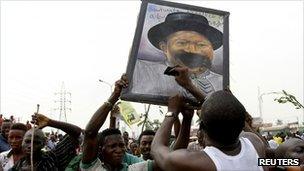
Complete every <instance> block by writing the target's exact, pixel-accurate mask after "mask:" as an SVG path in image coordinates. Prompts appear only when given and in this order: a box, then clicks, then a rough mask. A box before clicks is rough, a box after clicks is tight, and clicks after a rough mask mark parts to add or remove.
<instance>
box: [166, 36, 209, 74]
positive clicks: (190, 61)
mask: <svg viewBox="0 0 304 171" xmlns="http://www.w3.org/2000/svg"><path fill="white" fill-rule="evenodd" d="M160 48H161V49H162V51H163V52H164V53H165V55H166V57H167V60H168V62H169V63H170V64H171V65H173V66H175V65H180V66H186V67H188V68H189V69H190V72H191V73H201V72H204V71H205V70H206V69H207V68H210V67H211V61H212V59H213V47H212V44H211V43H210V41H209V40H208V39H207V38H206V37H205V36H203V35H202V34H200V33H197V32H195V31H177V32H175V33H172V34H170V35H169V36H168V37H167V40H166V42H165V41H162V42H160Z"/></svg>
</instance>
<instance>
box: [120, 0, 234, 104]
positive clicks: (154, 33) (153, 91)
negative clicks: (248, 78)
mask: <svg viewBox="0 0 304 171" xmlns="http://www.w3.org/2000/svg"><path fill="white" fill-rule="evenodd" d="M228 19H229V12H225V11H220V10H215V9H209V8H204V7H197V6H191V5H185V4H179V3H173V2H167V1H158V0H143V1H142V5H141V8H140V14H139V18H138V22H137V27H136V32H135V36H134V40H133V45H132V48H131V52H130V56H129V61H128V65H127V71H126V73H127V76H128V79H129V86H128V88H126V89H124V90H123V92H122V96H121V98H122V99H123V100H128V101H134V102H142V103H150V104H156V105H166V104H167V101H168V98H169V97H170V96H173V95H176V94H178V93H179V94H182V95H183V96H184V97H186V99H187V100H189V101H191V102H193V104H195V102H196V100H195V98H194V97H193V96H192V95H191V94H190V93H189V92H187V90H185V89H184V88H183V87H181V86H180V85H178V84H177V82H176V81H175V77H174V76H172V75H167V74H164V73H165V71H166V69H167V71H168V69H170V68H168V67H174V66H177V65H178V66H184V67H187V68H188V70H189V76H190V79H191V81H192V83H193V84H194V85H195V86H196V87H198V88H199V89H200V90H202V92H203V93H204V94H205V95H206V97H208V96H209V95H210V94H212V93H213V92H215V91H218V90H222V89H224V88H225V87H227V86H228V85H229V42H228V35H229V33H228V32H229V29H228V26H229V25H228ZM171 74H172V73H171Z"/></svg>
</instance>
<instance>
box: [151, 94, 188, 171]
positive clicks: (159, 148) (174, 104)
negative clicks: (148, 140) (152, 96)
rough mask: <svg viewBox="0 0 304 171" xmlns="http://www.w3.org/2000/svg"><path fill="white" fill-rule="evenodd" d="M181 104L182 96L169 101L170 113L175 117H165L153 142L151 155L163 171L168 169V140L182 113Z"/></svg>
mask: <svg viewBox="0 0 304 171" xmlns="http://www.w3.org/2000/svg"><path fill="white" fill-rule="evenodd" d="M181 104H182V98H181V97H180V96H174V97H173V98H170V99H169V102H168V112H172V114H173V115H172V116H166V117H165V119H164V120H163V123H162V125H161V127H160V128H159V129H158V131H157V132H156V135H155V137H154V140H153V142H152V147H151V153H152V155H153V158H154V160H155V161H156V163H157V165H158V166H159V167H160V168H161V169H163V170H165V168H166V161H167V160H168V157H169V147H168V143H169V142H168V139H169V137H170V132H171V129H172V126H173V124H174V122H175V120H176V119H177V116H178V113H179V112H180V106H181Z"/></svg>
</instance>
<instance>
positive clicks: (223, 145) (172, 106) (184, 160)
mask: <svg viewBox="0 0 304 171" xmlns="http://www.w3.org/2000/svg"><path fill="white" fill-rule="evenodd" d="M175 70H176V71H177V72H179V75H178V76H176V77H175V79H176V81H177V82H178V83H179V84H180V85H181V86H183V87H184V88H185V89H186V90H188V91H189V92H190V93H192V94H193V96H194V97H196V98H197V99H198V100H199V101H202V100H203V99H204V98H205V97H204V96H203V95H202V93H201V92H200V91H199V90H198V89H197V88H196V87H195V86H193V85H192V83H191V81H190V80H189V78H188V74H187V72H188V70H187V68H182V67H180V68H176V69H175ZM183 103H184V102H183V98H182V97H180V96H174V97H173V98H170V99H169V101H168V114H166V117H165V119H164V121H163V123H162V125H161V127H160V128H159V130H158V131H157V133H156V135H155V138H154V141H153V143H152V149H151V152H152V154H153V156H154V159H155V162H156V163H157V165H158V166H159V167H160V168H161V169H163V170H170V171H171V170H172V171H173V170H174V171H179V170H180V171H204V170H206V171H213V170H224V171H226V170H229V171H230V170H239V171H247V170H253V171H260V170H263V168H262V167H260V166H258V158H259V157H260V158H265V145H264V144H263V142H262V141H261V139H260V138H259V137H258V136H257V135H255V134H253V133H250V132H242V133H241V131H242V129H243V127H244V124H245V113H246V110H245V108H244V106H243V105H242V104H241V103H240V102H239V101H238V100H237V98H236V97H234V96H233V95H232V94H231V93H229V92H226V91H217V92H215V93H213V94H212V95H211V96H210V97H208V98H207V100H206V101H205V102H204V103H203V105H202V115H201V124H202V125H203V129H204V130H205V132H206V134H205V136H206V139H205V140H206V148H205V150H203V151H200V152H190V151H188V150H187V149H186V147H184V148H182V149H178V150H175V151H172V152H170V151H169V148H168V143H167V139H168V137H169V135H170V131H171V129H172V125H173V123H174V121H175V120H176V119H177V116H178V114H179V113H180V112H181V113H182V114H183V117H184V118H185V117H189V113H191V112H189V110H187V109H185V108H183V107H182V106H184V104H183ZM192 116H193V113H192ZM187 140H188V139H187ZM267 169H268V168H264V170H267Z"/></svg>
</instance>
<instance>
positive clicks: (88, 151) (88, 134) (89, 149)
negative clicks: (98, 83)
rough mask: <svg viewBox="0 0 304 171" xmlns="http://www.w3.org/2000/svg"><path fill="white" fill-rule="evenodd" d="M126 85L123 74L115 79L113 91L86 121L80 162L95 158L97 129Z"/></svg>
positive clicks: (88, 161) (90, 160) (96, 153)
mask: <svg viewBox="0 0 304 171" xmlns="http://www.w3.org/2000/svg"><path fill="white" fill-rule="evenodd" d="M127 86H128V81H127V78H126V76H125V75H123V76H122V77H121V79H120V80H118V81H116V83H115V89H114V92H113V93H112V94H111V96H110V98H109V99H108V101H107V102H105V103H104V104H103V105H102V106H101V107H100V108H99V109H98V110H97V111H96V112H95V113H94V115H93V116H92V118H91V119H90V121H89V122H88V124H87V126H86V128H85V131H84V133H85V134H84V141H83V157H82V163H84V164H86V163H90V162H92V161H94V160H95V159H96V158H97V155H98V148H99V146H98V141H97V134H98V130H99V129H100V127H101V126H102V125H103V124H104V122H105V121H106V118H107V115H108V113H109V112H110V111H111V110H112V107H113V105H114V104H115V103H116V102H117V101H118V98H119V97H120V93H121V90H122V88H125V87H127Z"/></svg>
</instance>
